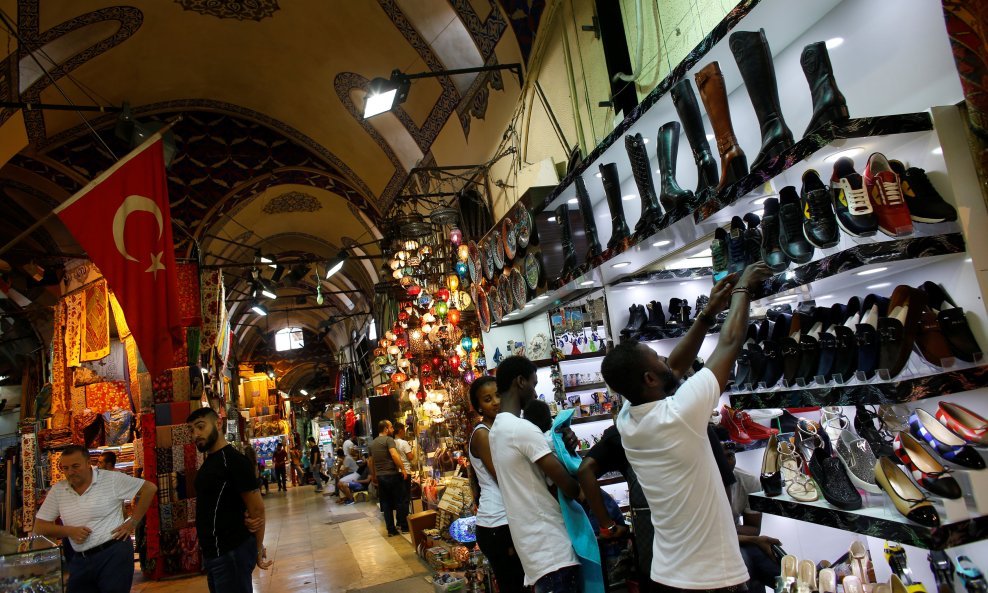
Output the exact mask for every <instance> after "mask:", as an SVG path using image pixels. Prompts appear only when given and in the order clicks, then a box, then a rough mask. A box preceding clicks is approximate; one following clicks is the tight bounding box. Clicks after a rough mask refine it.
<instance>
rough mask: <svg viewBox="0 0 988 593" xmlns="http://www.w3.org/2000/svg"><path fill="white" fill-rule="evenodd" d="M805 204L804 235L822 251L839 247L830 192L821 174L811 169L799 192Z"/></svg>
mask: <svg viewBox="0 0 988 593" xmlns="http://www.w3.org/2000/svg"><path fill="white" fill-rule="evenodd" d="M799 199H800V202H802V204H803V235H805V236H806V240H807V241H809V242H810V243H812V244H813V245H815V246H817V247H819V248H820V249H826V248H828V247H833V246H835V245H837V242H838V241H839V240H840V236H839V235H838V231H837V217H836V216H834V208H833V206H832V205H831V204H830V192H829V191H828V190H827V186H826V185H824V184H823V181H821V180H820V174H819V173H817V172H816V171H814V170H813V169H809V170H808V171H806V172H805V173H803V187H802V189H800V191H799Z"/></svg>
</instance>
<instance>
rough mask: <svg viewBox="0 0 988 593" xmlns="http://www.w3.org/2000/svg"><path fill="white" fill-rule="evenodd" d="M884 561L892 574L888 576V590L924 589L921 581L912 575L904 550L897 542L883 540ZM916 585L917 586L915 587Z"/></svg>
mask: <svg viewBox="0 0 988 593" xmlns="http://www.w3.org/2000/svg"><path fill="white" fill-rule="evenodd" d="M885 561H886V562H888V564H889V568H891V569H892V576H891V577H890V578H889V581H888V584H889V590H890V591H894V593H907V592H908V590H909V589H910V588H912V589H913V591H926V588H925V587H923V584H922V583H919V582H917V580H916V578H915V577H913V571H912V569H911V568H909V562H908V559H907V558H906V550H905V548H903V547H902V544H899V543H898V542H892V541H888V540H886V541H885ZM917 585H918V587H917Z"/></svg>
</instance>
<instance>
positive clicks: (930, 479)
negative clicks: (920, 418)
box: [892, 432, 964, 499]
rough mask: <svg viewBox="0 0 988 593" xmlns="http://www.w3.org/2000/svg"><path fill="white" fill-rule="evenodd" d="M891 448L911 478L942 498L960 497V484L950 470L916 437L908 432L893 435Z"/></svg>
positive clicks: (961, 494)
mask: <svg viewBox="0 0 988 593" xmlns="http://www.w3.org/2000/svg"><path fill="white" fill-rule="evenodd" d="M892 450H893V451H895V456H896V458H898V459H899V461H900V462H901V463H902V465H903V466H905V467H906V468H908V469H909V471H910V472H911V473H912V476H913V479H914V480H916V483H917V484H919V485H920V486H921V487H923V488H925V489H926V490H927V491H929V492H931V493H933V494H935V495H937V496H940V497H943V498H954V499H957V498H961V497H962V496H964V494H963V493H962V492H961V486H960V484H958V483H957V480H955V479H954V478H953V476H951V475H950V470H948V469H947V468H946V467H944V466H943V464H942V463H940V462H939V461H937V460H936V458H934V457H933V455H931V454H930V452H929V451H927V450H926V449H925V448H923V445H922V444H920V442H919V441H917V440H916V437H914V436H913V435H911V434H909V433H908V432H900V433H899V434H897V435H895V440H894V441H893V442H892Z"/></svg>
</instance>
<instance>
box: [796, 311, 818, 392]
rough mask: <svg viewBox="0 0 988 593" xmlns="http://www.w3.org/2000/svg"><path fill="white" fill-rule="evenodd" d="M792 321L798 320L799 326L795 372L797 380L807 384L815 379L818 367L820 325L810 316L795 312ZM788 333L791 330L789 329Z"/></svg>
mask: <svg viewBox="0 0 988 593" xmlns="http://www.w3.org/2000/svg"><path fill="white" fill-rule="evenodd" d="M793 319H798V323H799V326H800V328H801V329H800V335H799V369H798V370H797V371H796V376H797V378H802V379H803V381H805V382H806V383H809V382H811V381H813V379H814V378H815V377H816V371H817V369H818V368H819V366H820V330H821V328H822V324H821V323H820V322H817V321H815V320H814V319H813V317H812V316H811V315H808V314H806V313H800V312H797V313H795V315H794V316H793ZM790 331H792V329H791V328H790Z"/></svg>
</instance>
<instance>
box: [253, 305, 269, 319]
mask: <svg viewBox="0 0 988 593" xmlns="http://www.w3.org/2000/svg"><path fill="white" fill-rule="evenodd" d="M250 310H251V311H253V312H254V313H257V314H258V315H260V316H261V317H264V316H265V315H267V314H268V308H267V307H265V306H264V304H263V303H257V302H255V303H254V304H253V305H251V306H250Z"/></svg>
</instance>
